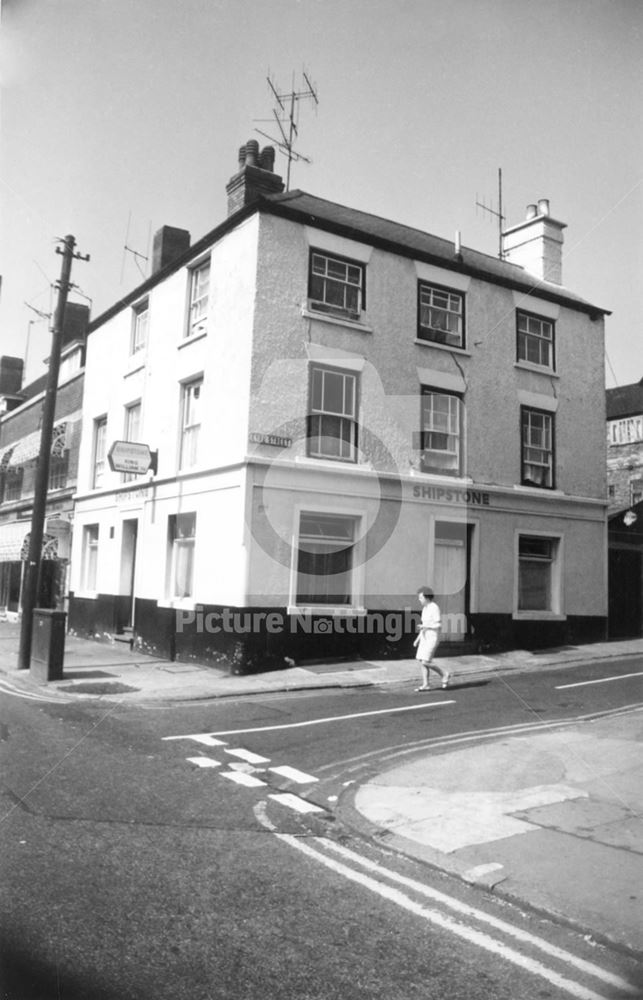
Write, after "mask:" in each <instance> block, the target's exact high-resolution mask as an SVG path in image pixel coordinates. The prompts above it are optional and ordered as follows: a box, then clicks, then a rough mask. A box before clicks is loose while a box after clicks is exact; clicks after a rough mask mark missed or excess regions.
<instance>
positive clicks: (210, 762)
mask: <svg viewBox="0 0 643 1000" xmlns="http://www.w3.org/2000/svg"><path fill="white" fill-rule="evenodd" d="M187 760H188V761H189V762H190V764H196V766H197V767H221V762H220V761H218V760H214V759H213V758H212V757H188V758H187Z"/></svg>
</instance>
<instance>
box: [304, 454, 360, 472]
mask: <svg viewBox="0 0 643 1000" xmlns="http://www.w3.org/2000/svg"><path fill="white" fill-rule="evenodd" d="M295 464H297V465H307V466H310V467H311V468H313V469H361V470H362V471H364V470H366V471H369V472H371V471H372V470H373V466H372V464H371V463H370V462H353V461H351V460H350V459H346V458H315V456H314V455H295Z"/></svg>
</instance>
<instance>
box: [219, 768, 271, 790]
mask: <svg viewBox="0 0 643 1000" xmlns="http://www.w3.org/2000/svg"><path fill="white" fill-rule="evenodd" d="M219 774H220V775H221V777H222V778H228V779H229V780H230V781H234V782H236V784H237V785H245V786H246V788H259V787H260V786H263V787H265V784H266V783H265V781H261V779H260V778H255V776H254V774H248V773H247V771H219Z"/></svg>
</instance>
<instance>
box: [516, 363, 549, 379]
mask: <svg viewBox="0 0 643 1000" xmlns="http://www.w3.org/2000/svg"><path fill="white" fill-rule="evenodd" d="M514 368H517V369H518V371H524V372H535V373H536V375H546V376H547V378H560V375H557V374H556V372H555V371H554V369H553V368H545V366H544V365H532V364H530V362H529V361H514Z"/></svg>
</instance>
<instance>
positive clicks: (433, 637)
mask: <svg viewBox="0 0 643 1000" xmlns="http://www.w3.org/2000/svg"><path fill="white" fill-rule="evenodd" d="M418 599H419V601H420V604H421V605H422V620H421V622H420V625H419V626H418V635H417V639H416V640H415V642H414V643H413V645H414V646H417V653H416V654H415V658H416V660H419V661H420V667H421V669H422V686H421V687H419V688H416V689H415V690H416V691H428V690H429V686H430V684H429V682H430V672H431V670H435V672H436V673H438V674H439V675H440V677H441V678H442V687H443V688H448V686H449V680H450V679H451V674H450V673H449V671H448V670H443V669H442V667H436V665H435V664H434V663H433V656H434V654H435V650H436V649H437V645H438V642H439V641H440V629H441V627H442V622H441V618H440V609H439V607H438V606H437V604H436V603H435V601H434V599H433V591H432V590H431V588H430V587H420V589H419V590H418Z"/></svg>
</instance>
